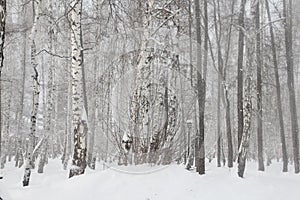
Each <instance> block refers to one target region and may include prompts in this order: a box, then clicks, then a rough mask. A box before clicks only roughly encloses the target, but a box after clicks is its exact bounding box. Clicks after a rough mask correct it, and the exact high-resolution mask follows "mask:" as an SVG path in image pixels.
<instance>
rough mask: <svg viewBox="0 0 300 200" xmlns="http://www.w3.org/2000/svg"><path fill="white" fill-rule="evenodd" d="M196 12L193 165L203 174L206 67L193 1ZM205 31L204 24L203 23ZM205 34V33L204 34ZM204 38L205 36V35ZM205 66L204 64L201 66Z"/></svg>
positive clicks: (199, 21)
mask: <svg viewBox="0 0 300 200" xmlns="http://www.w3.org/2000/svg"><path fill="white" fill-rule="evenodd" d="M195 14H196V36H197V93H198V94H197V95H198V107H199V108H198V109H199V131H197V132H196V138H195V165H196V171H197V172H198V173H199V174H205V148H204V136H205V135H204V109H205V94H206V83H205V77H204V75H205V73H206V69H202V58H201V57H202V52H201V20H200V4H199V1H195ZM204 17H205V19H204V23H206V21H207V1H206V0H205V1H204ZM205 31H207V30H206V25H205ZM205 35H206V34H205ZM205 38H206V37H205ZM203 67H204V68H206V66H205V65H204V66H203Z"/></svg>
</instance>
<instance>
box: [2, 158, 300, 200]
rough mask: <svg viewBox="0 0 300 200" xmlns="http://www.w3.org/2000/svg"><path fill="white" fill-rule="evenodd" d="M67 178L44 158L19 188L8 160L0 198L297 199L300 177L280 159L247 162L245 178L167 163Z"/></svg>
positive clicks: (212, 167) (100, 170) (18, 177)
mask: <svg viewBox="0 0 300 200" xmlns="http://www.w3.org/2000/svg"><path fill="white" fill-rule="evenodd" d="M97 167H98V169H97V170H96V171H91V170H87V172H86V174H85V175H82V176H79V177H74V178H72V179H68V171H64V170H63V169H62V165H61V164H60V161H59V160H50V161H49V164H48V165H47V166H46V167H45V174H37V173H36V172H35V171H34V172H33V173H32V175H31V181H30V186H29V187H25V188H23V187H22V176H23V169H16V168H14V167H13V163H8V164H7V166H6V168H5V169H4V170H2V173H3V174H4V179H2V180H0V196H1V197H2V198H3V200H48V199H49V200H97V199H99V200H127V199H130V200H177V199H178V200H200V199H201V200H212V199H215V200H220V199H224V200H227V199H228V200H250V199H251V200H260V199H261V200H285V199H288V200H299V199H300V190H299V187H300V175H295V174H293V172H292V170H293V168H292V166H290V171H291V172H288V173H281V163H274V164H272V165H271V166H270V167H267V168H266V172H258V171H257V170H256V169H257V165H256V163H248V164H247V171H246V173H245V178H244V179H241V178H238V177H237V174H236V168H233V169H231V170H230V169H228V168H227V167H222V168H217V167H215V164H214V163H209V164H207V171H206V175H204V176H199V175H197V173H195V172H193V171H192V172H190V171H187V170H185V169H184V167H183V166H181V165H171V166H168V167H157V166H155V167H150V166H147V165H144V166H137V167H134V166H131V167H121V168H120V167H117V168H113V167H111V168H106V169H105V170H103V165H102V164H99V165H98V166H97Z"/></svg>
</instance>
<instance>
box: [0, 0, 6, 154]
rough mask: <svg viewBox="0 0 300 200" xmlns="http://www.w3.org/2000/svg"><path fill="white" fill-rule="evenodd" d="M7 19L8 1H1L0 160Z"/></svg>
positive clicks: (0, 151)
mask: <svg viewBox="0 0 300 200" xmlns="http://www.w3.org/2000/svg"><path fill="white" fill-rule="evenodd" d="M5 19H6V0H0V158H1V153H2V148H1V143H2V140H1V138H2V137H1V130H2V110H1V105H2V101H1V93H2V84H1V83H2V81H1V80H2V76H1V74H2V67H3V61H4V39H5Z"/></svg>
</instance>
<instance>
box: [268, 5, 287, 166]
mask: <svg viewBox="0 0 300 200" xmlns="http://www.w3.org/2000/svg"><path fill="white" fill-rule="evenodd" d="M265 2H266V9H267V14H268V23H269V29H270V36H271V45H272V56H273V65H274V72H275V84H276V100H277V110H278V119H279V126H280V140H281V150H282V160H283V169H282V171H283V172H287V171H288V156H287V150H286V142H285V133H284V123H283V114H282V103H281V88H280V81H279V73H278V62H277V52H276V45H275V36H274V31H273V25H272V23H271V22H272V18H271V14H270V9H269V1H268V0H266V1H265Z"/></svg>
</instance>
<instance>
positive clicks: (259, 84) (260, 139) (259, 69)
mask: <svg viewBox="0 0 300 200" xmlns="http://www.w3.org/2000/svg"><path fill="white" fill-rule="evenodd" d="M259 5H260V2H259V1H258V3H257V5H256V17H255V20H256V21H255V26H256V30H260V9H259V8H260V6H259ZM260 37H261V36H260V31H258V32H257V34H256V68H257V70H256V72H257V74H256V77H257V84H256V85H257V86H256V89H257V93H256V96H257V153H258V155H257V157H258V170H259V171H264V170H265V166H264V157H263V153H264V151H263V150H264V149H263V127H262V126H263V118H262V117H263V113H262V112H263V109H262V80H261V73H262V63H261V50H260V49H261V38H260Z"/></svg>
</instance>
